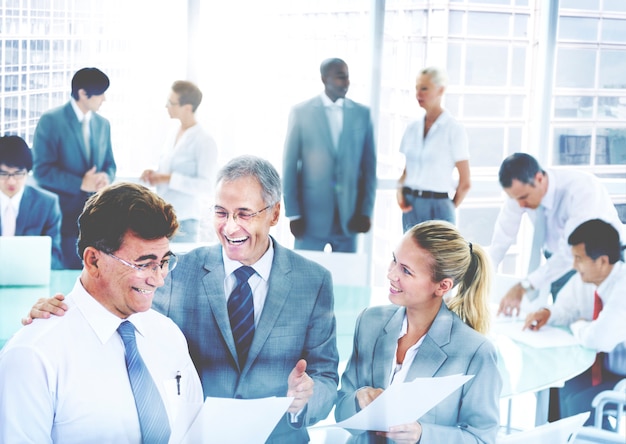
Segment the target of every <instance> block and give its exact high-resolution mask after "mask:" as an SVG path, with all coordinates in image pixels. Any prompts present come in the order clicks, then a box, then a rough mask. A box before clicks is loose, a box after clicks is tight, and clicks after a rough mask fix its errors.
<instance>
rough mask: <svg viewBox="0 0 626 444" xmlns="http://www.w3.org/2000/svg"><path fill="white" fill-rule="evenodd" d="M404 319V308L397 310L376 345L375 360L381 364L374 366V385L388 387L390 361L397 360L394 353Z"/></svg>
mask: <svg viewBox="0 0 626 444" xmlns="http://www.w3.org/2000/svg"><path fill="white" fill-rule="evenodd" d="M403 320H404V308H400V309H398V310H396V312H395V313H394V314H393V316H391V318H390V319H389V321H388V322H387V324H386V325H385V327H384V328H383V329H382V331H381V334H380V336H379V337H378V340H377V341H376V345H375V346H374V356H373V362H377V363H379V365H374V366H373V375H372V382H373V383H374V387H383V388H387V386H388V385H389V375H390V372H391V367H390V366H389V363H393V362H396V361H395V357H394V353H395V351H396V346H397V344H398V334H399V332H400V329H401V328H402V321H403Z"/></svg>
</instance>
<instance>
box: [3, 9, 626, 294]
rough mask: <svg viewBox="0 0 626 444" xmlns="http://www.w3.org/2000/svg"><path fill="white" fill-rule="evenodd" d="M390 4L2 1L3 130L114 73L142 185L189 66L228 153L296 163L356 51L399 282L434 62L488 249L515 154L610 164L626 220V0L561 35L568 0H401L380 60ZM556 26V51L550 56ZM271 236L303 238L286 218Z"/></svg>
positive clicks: (515, 255)
mask: <svg viewBox="0 0 626 444" xmlns="http://www.w3.org/2000/svg"><path fill="white" fill-rule="evenodd" d="M375 3H376V2H375V1H374V0H370V1H364V0H317V1H297V2H294V1H286V0H273V1H268V2H258V1H252V0H241V1H237V2H204V1H200V0H135V1H132V2H123V1H122V0H107V1H106V2H103V1H100V0H0V61H1V64H0V107H1V108H2V113H0V127H1V128H2V132H3V133H5V134H6V133H16V134H19V135H22V136H23V137H25V138H26V139H27V140H28V142H29V143H30V142H31V140H32V134H33V131H34V128H35V125H36V123H37V120H38V118H39V116H40V115H41V113H42V112H44V111H46V110H47V109H49V108H51V107H53V106H58V105H61V104H63V103H64V102H65V101H67V100H68V98H69V89H70V88H69V84H70V79H71V76H72V74H73V73H74V72H75V71H76V70H77V69H79V68H81V67H83V66H98V67H99V68H101V69H103V70H104V71H105V72H107V74H109V76H110V77H111V88H110V89H109V91H108V92H107V102H106V103H105V104H104V105H103V107H102V110H101V113H102V114H103V115H104V116H105V117H107V118H109V119H110V120H111V123H112V133H113V143H114V152H115V156H116V159H117V161H118V164H119V177H121V178H130V179H137V177H138V176H139V174H140V172H141V171H142V170H143V169H144V168H148V167H154V166H155V165H156V162H157V160H158V157H159V152H160V149H161V141H162V140H163V137H164V134H165V131H166V130H167V129H168V128H169V125H170V124H172V123H173V122H170V121H169V119H168V117H167V113H166V111H165V108H164V105H165V101H166V98H167V94H168V91H169V87H170V85H171V83H172V81H173V80H176V79H180V78H189V77H188V76H189V75H190V73H191V74H192V75H193V77H192V78H190V80H193V81H195V82H197V83H198V85H199V86H200V88H201V89H202V91H203V92H204V97H205V98H204V100H203V103H202V105H201V106H200V108H199V109H198V118H199V120H200V122H201V123H202V124H203V126H205V127H206V128H207V129H208V131H209V132H210V133H211V134H212V135H213V136H214V137H215V139H216V141H217V143H218V148H219V150H220V162H221V163H223V162H225V161H226V160H228V159H229V158H231V157H233V156H235V155H238V154H243V153H254V154H258V155H261V156H264V157H266V158H268V159H270V160H271V161H272V162H273V163H274V164H275V165H276V166H277V168H279V170H280V168H281V164H282V147H283V141H284V137H285V132H286V129H287V117H288V113H289V109H290V108H291V106H293V105H294V104H296V103H298V102H301V101H303V100H305V99H307V98H309V97H312V96H314V95H316V94H319V93H320V92H321V91H322V89H323V85H322V83H321V80H320V75H319V63H320V62H321V61H322V60H323V59H325V58H327V57H341V58H343V59H344V60H346V61H347V63H348V65H349V67H350V79H351V86H350V91H349V93H348V96H349V97H350V98H352V99H353V100H356V101H358V102H361V103H365V104H371V103H372V100H371V95H372V89H371V84H372V78H373V72H374V68H376V69H380V72H381V73H382V80H381V87H380V92H378V91H376V92H374V94H377V96H376V98H377V99H378V100H379V104H380V106H379V115H378V116H375V117H376V121H375V126H376V133H377V140H378V161H379V162H378V176H379V193H378V196H377V202H376V209H375V219H374V228H373V230H372V232H371V233H370V234H368V235H367V237H365V238H364V239H363V242H362V243H363V245H362V248H363V247H365V248H364V250H366V251H368V252H371V255H372V263H373V270H372V276H373V277H374V284H376V285H385V284H386V279H385V276H386V268H387V265H388V262H389V259H390V254H391V250H392V249H393V247H394V246H395V244H396V243H397V241H398V240H399V238H400V236H401V234H402V233H401V224H400V219H401V212H400V210H399V208H398V206H397V204H396V202H395V184H396V181H397V179H398V177H399V176H400V173H401V171H402V168H403V162H404V159H403V157H402V156H401V155H400V154H399V153H398V149H399V144H400V139H401V137H402V134H403V132H404V129H405V127H406V125H407V124H408V123H409V122H410V121H411V120H413V119H418V118H420V117H421V116H422V114H421V109H420V108H419V106H418V104H417V101H416V100H415V78H416V76H417V73H418V72H419V70H420V69H421V68H422V67H424V66H427V65H432V64H435V65H442V66H444V67H446V68H447V70H448V71H449V80H450V81H449V86H448V88H447V91H446V94H445V96H444V106H445V107H446V108H447V109H449V110H450V111H451V113H452V114H453V115H455V116H456V117H457V118H458V119H459V120H460V121H461V122H462V123H463V124H464V125H465V127H466V128H467V132H468V135H469V141H470V154H471V159H470V164H471V173H472V189H471V191H470V193H469V194H468V196H467V198H466V200H465V201H464V202H463V205H462V206H461V208H460V210H459V211H458V223H459V227H460V229H461V231H462V232H463V233H464V234H465V236H466V237H467V238H468V239H470V240H472V241H473V242H477V243H481V244H483V245H486V244H488V243H489V241H490V237H491V230H492V227H493V224H494V221H495V218H496V216H497V213H498V210H499V207H500V205H501V204H502V201H503V194H502V191H501V189H500V187H499V185H498V183H497V177H496V176H497V170H498V167H499V165H500V162H501V161H502V159H503V158H504V157H505V156H506V155H508V154H510V153H512V152H515V151H526V152H529V153H530V154H533V155H535V156H536V157H538V158H539V159H540V161H541V162H542V164H543V166H556V167H561V166H562V167H567V168H581V169H586V170H590V171H592V172H594V173H595V174H597V175H598V176H600V177H601V178H602V180H603V181H604V183H605V184H606V185H607V187H608V188H609V190H610V192H611V193H612V195H613V196H614V199H615V202H616V203H617V204H618V206H619V208H620V210H621V211H622V214H623V215H624V219H626V186H625V184H626V119H625V115H626V84H625V82H626V81H625V80H624V79H626V6H625V4H626V2H623V1H621V0H560V2H559V4H560V6H559V9H558V19H557V20H555V22H556V27H555V29H548V27H549V23H550V21H549V20H548V19H547V16H546V14H547V13H546V10H547V9H548V8H547V7H546V6H547V5H549V4H554V2H552V3H547V2H546V1H542V0H484V1H477V0H451V1H425V0H387V1H386V2H382V3H384V5H385V18H384V32H383V46H382V61H381V62H380V63H378V62H374V61H373V51H372V48H373V36H372V23H373V21H374V16H373V13H372V10H371V8H372V6H373V5H374V4H375ZM378 3H379V4H380V3H381V2H378ZM188 5H193V8H192V9H191V10H192V11H193V14H194V17H193V20H190V19H189V17H188V11H189V7H188ZM192 21H193V23H196V25H194V26H192V27H190V26H188V24H189V23H190V22H192ZM190 30H191V31H190ZM550 31H552V35H554V36H555V40H554V42H553V43H554V57H553V58H551V59H550V58H546V57H543V56H542V54H543V51H544V50H545V48H546V46H548V45H549V44H550V43H551V42H549V41H547V40H546V36H547V35H550ZM190 32H192V34H191V35H189V33H190ZM190 43H193V44H191V45H190ZM190 47H192V48H193V50H194V52H193V53H191V52H189V50H188V48H190ZM374 63H376V66H375V67H374V66H373V64H374ZM547 65H548V66H547ZM548 68H551V69H548ZM546 72H554V76H553V77H552V76H548V77H546V75H545V73H546ZM545 108H549V109H547V110H546V109H545ZM542 116H545V118H544V117H542ZM543 125H546V126H547V127H546V128H547V130H546V131H545V137H544V136H543V135H542V130H541V128H542V126H543ZM538 141H540V142H538ZM205 222H206V225H207V227H206V230H207V231H211V228H210V222H209V220H208V219H207V221H205ZM529 232H530V230H529V228H528V227H523V230H522V232H521V237H520V238H519V241H518V246H515V247H514V248H512V249H511V251H510V254H509V255H508V256H507V259H506V260H505V263H504V264H503V268H502V269H503V271H505V272H509V273H515V272H519V273H523V272H524V264H525V263H526V260H525V257H524V255H525V252H524V248H523V245H525V244H527V243H528V242H526V243H525V242H524V241H523V240H524V239H525V236H528V234H529ZM272 234H273V235H274V236H276V238H277V239H278V241H279V242H281V243H283V244H284V245H287V246H292V245H293V238H292V237H291V235H290V233H289V228H288V223H286V221H285V220H284V219H283V220H282V221H281V222H280V223H279V225H278V226H277V227H276V228H275V229H274V231H273V233H272Z"/></svg>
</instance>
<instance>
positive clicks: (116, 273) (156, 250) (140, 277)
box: [81, 232, 171, 319]
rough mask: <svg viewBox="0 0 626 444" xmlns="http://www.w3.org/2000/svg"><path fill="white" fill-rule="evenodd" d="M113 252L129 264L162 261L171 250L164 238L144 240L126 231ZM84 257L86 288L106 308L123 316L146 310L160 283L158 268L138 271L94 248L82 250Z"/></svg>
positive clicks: (161, 278) (162, 277)
mask: <svg viewBox="0 0 626 444" xmlns="http://www.w3.org/2000/svg"><path fill="white" fill-rule="evenodd" d="M113 254H114V255H115V256H116V257H118V258H121V259H123V260H124V261H127V262H129V263H131V264H134V265H142V264H146V263H148V262H157V263H161V261H162V260H163V259H166V258H167V257H168V256H169V255H170V254H171V251H170V243H169V240H168V239H167V238H166V237H163V238H159V239H155V240H146V239H142V238H140V237H138V236H136V235H135V234H133V233H132V232H127V233H126V234H125V235H124V238H123V241H122V245H121V246H120V248H119V249H118V250H117V251H115V252H113ZM84 258H85V264H86V265H85V269H86V270H87V271H88V274H89V282H91V285H85V288H86V289H87V291H88V292H89V293H90V294H91V295H92V296H93V297H94V298H95V299H96V300H97V301H98V302H100V303H101V304H102V305H103V306H104V307H105V308H106V309H107V310H109V311H110V312H111V313H113V314H114V315H116V316H119V317H120V318H122V319H125V318H127V317H128V316H130V315H132V314H133V313H139V312H143V311H146V310H148V309H149V308H150V307H151V306H152V298H153V297H154V291H155V290H156V289H157V288H158V287H160V286H162V285H163V281H164V274H163V273H162V272H161V270H157V271H153V270H150V269H148V270H144V271H138V270H136V269H134V268H132V267H130V266H128V265H125V264H123V263H121V262H120V261H119V260H117V259H115V258H113V257H111V256H109V255H108V254H107V253H105V252H103V251H100V250H96V249H95V248H93V247H87V248H86V249H85V253H84ZM81 280H82V278H81ZM83 284H85V282H83Z"/></svg>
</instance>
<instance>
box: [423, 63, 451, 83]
mask: <svg viewBox="0 0 626 444" xmlns="http://www.w3.org/2000/svg"><path fill="white" fill-rule="evenodd" d="M420 75H427V76H429V77H430V80H432V81H433V83H434V84H435V85H437V86H448V74H447V73H446V70H445V69H443V68H438V67H436V66H429V67H428V68H424V69H422V70H421V71H420Z"/></svg>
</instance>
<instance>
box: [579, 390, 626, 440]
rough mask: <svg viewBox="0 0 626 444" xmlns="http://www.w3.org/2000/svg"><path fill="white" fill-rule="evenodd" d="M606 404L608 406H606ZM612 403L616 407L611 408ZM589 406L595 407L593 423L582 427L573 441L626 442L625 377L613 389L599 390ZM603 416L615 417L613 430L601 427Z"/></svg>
mask: <svg viewBox="0 0 626 444" xmlns="http://www.w3.org/2000/svg"><path fill="white" fill-rule="evenodd" d="M607 405H608V407H607ZM613 405H615V406H616V407H615V408H613ZM591 406H592V407H593V408H594V409H595V416H594V419H593V425H591V426H587V427H583V428H581V429H580V431H579V432H578V435H577V436H576V441H575V443H580V444H583V443H585V444H586V443H609V444H610V443H618V444H624V443H625V442H626V424H624V422H625V418H624V417H625V415H626V379H622V380H621V381H619V382H618V383H617V384H616V385H615V387H614V388H613V390H605V391H603V392H600V393H598V394H597V395H596V397H595V398H593V401H592V402H591ZM605 416H609V417H613V418H615V431H609V430H604V429H602V421H603V419H604V417H605Z"/></svg>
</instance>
